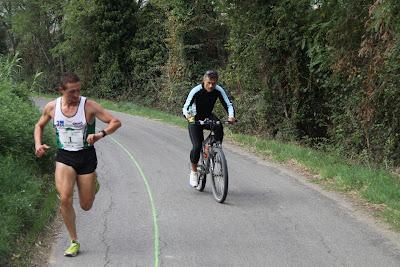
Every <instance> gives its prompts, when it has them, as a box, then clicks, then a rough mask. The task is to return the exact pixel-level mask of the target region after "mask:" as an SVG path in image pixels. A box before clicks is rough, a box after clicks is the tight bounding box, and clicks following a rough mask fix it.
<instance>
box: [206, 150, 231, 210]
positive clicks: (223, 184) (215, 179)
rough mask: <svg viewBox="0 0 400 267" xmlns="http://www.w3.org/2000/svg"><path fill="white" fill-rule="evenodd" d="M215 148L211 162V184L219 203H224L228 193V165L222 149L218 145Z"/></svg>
mask: <svg viewBox="0 0 400 267" xmlns="http://www.w3.org/2000/svg"><path fill="white" fill-rule="evenodd" d="M213 150H214V152H213V156H212V159H211V162H210V165H211V166H210V168H211V178H212V179H211V185H212V190H213V195H214V198H215V200H216V201H217V202H219V203H223V202H224V201H225V199H226V196H227V194H228V165H227V163H226V159H225V155H224V152H223V151H222V149H221V148H219V147H216V148H214V149H213Z"/></svg>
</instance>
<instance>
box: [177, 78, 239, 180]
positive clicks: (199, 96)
mask: <svg viewBox="0 0 400 267" xmlns="http://www.w3.org/2000/svg"><path fill="white" fill-rule="evenodd" d="M217 82H218V73H217V72H216V71H213V70H208V71H206V73H205V74H204V76H203V82H202V83H201V84H199V85H197V86H195V87H193V88H192V89H191V90H190V92H189V95H188V96H187V98H186V101H185V104H184V105H183V109H182V111H183V115H184V116H185V117H186V119H187V120H188V122H189V124H188V129H189V136H190V140H191V142H192V145H193V147H192V150H191V151H190V162H191V172H190V178H189V184H190V185H191V186H192V187H196V186H197V184H198V176H199V174H198V172H197V163H198V161H199V158H200V152H201V146H202V142H203V140H204V136H203V130H204V128H206V126H203V125H199V124H196V123H195V121H197V120H204V119H206V118H208V119H212V120H218V118H217V117H216V116H215V115H214V114H213V113H212V111H213V109H214V105H215V102H216V101H217V99H219V100H220V102H221V104H222V105H223V107H224V108H225V110H226V111H227V112H228V121H229V122H230V123H235V121H236V119H235V110H234V108H233V104H232V102H231V101H230V100H229V98H228V95H227V94H226V92H225V90H224V88H222V87H221V86H220V85H218V84H217ZM214 132H215V139H216V140H217V141H219V142H222V139H223V137H224V131H223V127H222V124H220V125H218V126H217V127H216V128H215V129H214Z"/></svg>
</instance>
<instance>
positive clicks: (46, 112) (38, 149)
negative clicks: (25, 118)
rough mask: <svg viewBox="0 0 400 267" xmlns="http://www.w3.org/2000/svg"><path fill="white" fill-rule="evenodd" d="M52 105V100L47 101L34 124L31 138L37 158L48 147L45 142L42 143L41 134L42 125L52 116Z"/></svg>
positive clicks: (53, 104)
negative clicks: (33, 141)
mask: <svg viewBox="0 0 400 267" xmlns="http://www.w3.org/2000/svg"><path fill="white" fill-rule="evenodd" d="M54 107H55V102H54V101H52V102H49V103H47V105H46V106H45V107H44V109H43V112H42V115H41V116H40V118H39V120H38V122H37V123H36V125H35V130H34V133H33V138H34V140H35V155H36V156H37V157H39V158H40V157H41V156H43V155H44V154H45V153H46V150H47V149H49V148H50V147H49V146H48V145H47V144H42V135H43V129H44V127H45V126H46V125H47V123H48V122H49V121H50V120H51V118H52V114H53V110H54Z"/></svg>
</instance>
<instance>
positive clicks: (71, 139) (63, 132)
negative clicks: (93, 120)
mask: <svg viewBox="0 0 400 267" xmlns="http://www.w3.org/2000/svg"><path fill="white" fill-rule="evenodd" d="M59 137H60V142H61V144H62V145H63V147H64V149H82V148H83V130H72V129H59Z"/></svg>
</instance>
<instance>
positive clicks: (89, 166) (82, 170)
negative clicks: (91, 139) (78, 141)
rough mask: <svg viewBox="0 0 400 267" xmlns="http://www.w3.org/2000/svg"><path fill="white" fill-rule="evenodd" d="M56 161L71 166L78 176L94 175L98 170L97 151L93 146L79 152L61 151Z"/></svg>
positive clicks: (58, 152)
mask: <svg viewBox="0 0 400 267" xmlns="http://www.w3.org/2000/svg"><path fill="white" fill-rule="evenodd" d="M56 161H57V162H61V163H64V164H65V165H68V166H71V167H72V168H74V170H75V171H76V173H77V174H78V175H82V174H89V173H92V172H94V171H95V170H96V168H97V156H96V150H95V149H94V147H93V146H91V147H89V148H87V149H82V150H79V151H68V150H64V149H59V150H58V151H57V155H56Z"/></svg>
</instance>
